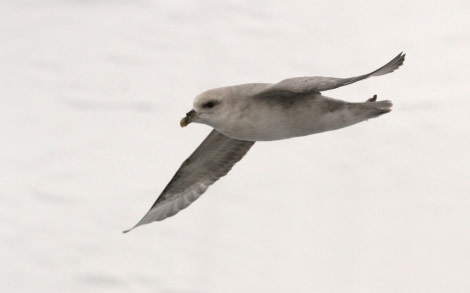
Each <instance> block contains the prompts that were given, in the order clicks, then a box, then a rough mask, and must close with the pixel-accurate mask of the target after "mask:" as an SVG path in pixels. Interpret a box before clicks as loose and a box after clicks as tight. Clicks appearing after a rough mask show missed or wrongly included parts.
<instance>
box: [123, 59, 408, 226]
mask: <svg viewBox="0 0 470 293" xmlns="http://www.w3.org/2000/svg"><path fill="white" fill-rule="evenodd" d="M404 58H405V55H404V54H399V55H398V56H396V57H395V58H394V59H392V60H391V61H390V62H388V63H387V64H385V65H384V66H382V67H380V68H379V69H377V70H375V71H373V72H371V73H368V74H364V75H359V76H356V77H351V78H334V77H297V78H290V79H286V80H283V81H281V82H279V83H277V84H266V83H253V84H243V85H236V86H229V87H222V88H217V89H212V90H208V91H206V92H203V93H202V94H200V95H199V96H197V97H196V98H195V99H194V103H193V109H192V110H191V111H189V112H188V113H187V114H186V117H184V118H183V119H182V120H181V122H180V123H181V126H186V125H188V124H189V123H191V122H197V123H203V124H207V125H209V126H211V127H213V128H214V130H213V131H212V132H211V133H210V134H209V136H208V137H207V138H206V139H205V140H204V141H203V142H202V144H201V145H200V146H199V147H198V148H197V149H196V150H195V151H194V153H193V154H192V155H191V156H190V157H189V158H188V159H186V161H184V162H183V164H182V165H181V167H180V168H179V169H178V171H177V172H176V174H175V175H174V177H173V178H172V180H171V181H170V183H168V185H167V186H166V188H165V189H164V190H163V192H162V193H161V194H160V196H159V197H158V199H157V201H156V202H155V203H154V204H153V206H152V207H151V209H150V210H149V211H148V212H147V214H146V215H145V216H144V217H143V218H142V220H140V221H139V222H138V223H137V224H136V225H135V226H134V228H135V227H137V226H139V225H142V224H147V223H150V222H152V221H160V220H163V219H165V218H167V217H170V216H172V215H174V214H176V213H177V212H179V211H180V210H182V209H184V208H186V207H187V206H188V205H190V204H191V203H192V202H193V201H195V200H196V199H197V198H199V196H201V195H202V194H203V193H204V192H205V191H206V189H207V188H208V187H209V186H210V185H211V184H213V183H214V182H215V181H217V180H218V179H219V178H220V177H222V176H224V175H225V174H227V172H228V171H230V169H231V168H232V167H233V165H234V164H235V163H236V162H238V161H239V160H240V159H241V158H242V157H243V156H244V155H245V154H246V152H248V150H249V149H250V148H251V146H252V145H253V144H254V143H255V142H256V141H270V140H279V139H287V138H291V137H297V136H305V135H310V134H315V133H319V132H324V131H330V130H335V129H339V128H343V127H347V126H350V125H353V124H356V123H359V122H361V121H364V120H367V119H370V118H374V117H378V116H380V115H382V114H385V113H388V112H390V111H391V107H392V103H391V102H390V101H387V100H385V101H376V96H374V97H372V98H370V99H368V100H366V101H365V102H346V101H341V100H338V99H333V98H329V97H326V96H324V95H322V93H321V92H322V91H327V90H331V89H334V88H337V87H341V86H344V85H348V84H351V83H354V82H357V81H359V80H363V79H366V78H369V77H371V76H379V75H384V74H387V73H390V72H393V71H394V70H396V69H397V68H398V67H400V66H401V65H402V64H403V62H404ZM127 231H129V230H127ZM127 231H126V232H127Z"/></svg>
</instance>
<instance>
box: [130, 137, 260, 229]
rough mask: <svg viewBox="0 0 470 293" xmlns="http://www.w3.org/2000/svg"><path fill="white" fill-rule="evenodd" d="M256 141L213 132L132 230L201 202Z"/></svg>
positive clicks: (186, 161) (181, 167)
mask: <svg viewBox="0 0 470 293" xmlns="http://www.w3.org/2000/svg"><path fill="white" fill-rule="evenodd" d="M254 143H255V142H254V141H244V140H237V139H232V138H230V137H228V136H225V135H223V134H222V133H220V132H218V131H217V130H215V129H214V130H212V132H211V133H210V134H209V135H208V136H207V137H206V139H205V140H204V141H203V142H202V143H201V144H200V145H199V147H198V148H197V149H196V150H195V151H194V152H193V153H192V154H191V156H189V158H187V159H186V160H185V161H184V162H183V164H182V165H181V166H180V168H179V169H178V171H176V174H175V175H174V176H173V178H172V179H171V180H170V182H169V183H168V185H167V186H166V187H165V189H164V190H163V192H162V193H161V194H160V196H159V197H158V198H157V200H156V201H155V203H154V204H153V205H152V207H151V208H150V210H149V211H148V212H147V214H145V216H144V217H143V218H142V219H141V220H140V221H139V222H138V223H137V224H136V225H135V226H134V227H132V228H131V229H129V230H126V231H124V233H126V232H129V231H130V230H132V229H134V228H136V227H138V226H140V225H144V224H148V223H150V222H153V221H161V220H163V219H165V218H168V217H171V216H173V215H175V214H176V213H178V212H179V211H181V210H182V209H184V208H186V207H188V206H189V205H190V204H191V203H192V202H194V201H195V200H196V199H198V198H199V197H200V196H201V195H202V194H203V193H204V192H205V191H206V190H207V188H208V187H209V186H210V185H211V184H213V183H214V182H215V181H217V180H218V179H219V178H220V177H222V176H224V175H226V174H227V173H228V172H229V171H230V169H232V167H233V165H235V163H237V162H238V161H239V160H240V159H241V158H243V156H244V155H245V154H246V153H247V152H248V150H249V149H250V148H251V146H252V145H253V144H254Z"/></svg>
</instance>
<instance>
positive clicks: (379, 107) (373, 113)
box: [363, 95, 393, 118]
mask: <svg viewBox="0 0 470 293" xmlns="http://www.w3.org/2000/svg"><path fill="white" fill-rule="evenodd" d="M363 105H365V106H366V107H367V108H368V109H369V116H370V117H369V118H374V117H377V116H380V115H382V114H385V113H388V112H390V111H392V106H393V104H392V102H391V101H388V100H384V101H377V95H374V96H373V97H372V98H370V99H368V100H367V101H366V102H365V103H363Z"/></svg>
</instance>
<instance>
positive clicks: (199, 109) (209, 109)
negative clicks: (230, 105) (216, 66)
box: [180, 89, 226, 127]
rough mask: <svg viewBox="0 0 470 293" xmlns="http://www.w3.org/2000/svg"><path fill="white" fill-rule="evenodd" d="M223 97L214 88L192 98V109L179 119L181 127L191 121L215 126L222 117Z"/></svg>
mask: <svg viewBox="0 0 470 293" xmlns="http://www.w3.org/2000/svg"><path fill="white" fill-rule="evenodd" d="M225 104H226V102H225V99H224V98H223V95H221V93H219V92H218V91H217V89H216V90H209V91H206V92H203V93H202V94H200V95H199V96H197V97H196V98H195V99H194V103H193V109H192V110H191V111H189V112H188V113H186V116H185V117H183V119H181V121H180V125H181V127H185V126H187V125H188V124H189V123H191V122H196V123H203V124H207V125H210V126H212V127H215V126H216V125H218V123H219V122H220V121H221V120H222V119H223V117H224V112H225V111H224V109H225V106H226V105H225Z"/></svg>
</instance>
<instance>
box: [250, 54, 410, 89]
mask: <svg viewBox="0 0 470 293" xmlns="http://www.w3.org/2000/svg"><path fill="white" fill-rule="evenodd" d="M404 61H405V54H403V52H402V53H400V54H398V55H397V56H396V57H395V58H393V59H392V60H390V62H388V63H387V64H385V65H384V66H382V67H380V68H379V69H377V70H374V71H372V72H370V73H367V74H363V75H359V76H355V77H349V78H337V77H324V76H306V77H294V78H288V79H284V80H283V81H281V82H279V83H276V84H273V85H271V86H268V87H266V88H265V89H263V90H261V91H260V92H258V93H256V94H255V96H257V97H268V96H273V95H278V94H279V93H284V95H293V94H309V93H320V92H322V91H327V90H332V89H335V88H338V87H341V86H345V85H348V84H351V83H354V82H356V81H360V80H363V79H366V78H369V77H371V76H379V75H384V74H387V73H390V72H393V71H395V70H396V69H398V67H400V66H401V65H402V64H403V62H404Z"/></svg>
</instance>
